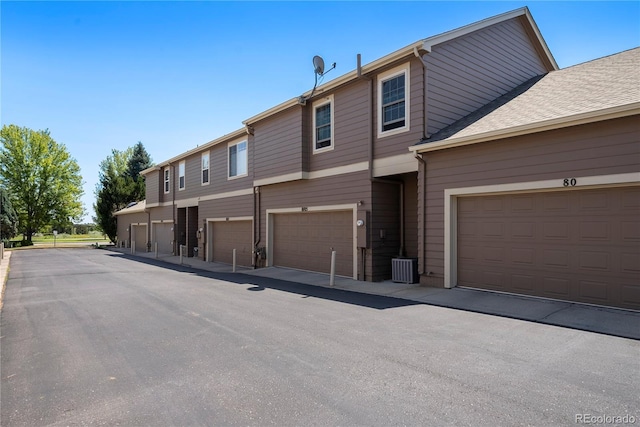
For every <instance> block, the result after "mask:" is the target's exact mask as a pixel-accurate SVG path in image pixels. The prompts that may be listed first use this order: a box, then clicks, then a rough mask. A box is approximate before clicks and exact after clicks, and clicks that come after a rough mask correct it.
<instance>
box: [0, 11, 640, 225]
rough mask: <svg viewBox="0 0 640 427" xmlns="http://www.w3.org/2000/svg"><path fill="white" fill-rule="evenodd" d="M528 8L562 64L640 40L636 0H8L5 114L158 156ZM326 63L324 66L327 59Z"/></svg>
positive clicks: (101, 147)
mask: <svg viewBox="0 0 640 427" xmlns="http://www.w3.org/2000/svg"><path fill="white" fill-rule="evenodd" d="M523 6H528V7H529V9H530V11H531V13H532V15H533V18H534V20H535V21H536V23H537V25H538V27H539V28H540V31H541V33H542V35H543V37H544V38H545V40H546V42H547V45H548V46H549V48H550V50H551V52H552V54H553V55H554V57H555V59H556V61H557V63H558V65H559V66H560V67H561V68H565V67H568V66H571V65H575V64H578V63H581V62H585V61H589V60H592V59H596V58H599V57H602V56H606V55H610V54H614V53H617V52H620V51H623V50H627V49H631V48H634V47H637V46H639V45H640V2H638V1H626V2H615V1H609V2H578V1H571V2H554V1H533V2H528V3H526V2H511V1H498V2H482V1H475V2H464V1H451V2H437V1H411V2H385V1H376V2H366V1H352V2H268V1H263V2H242V1H240V2H218V1H204V2H117V1H116V2H10V1H2V2H0V13H1V17H0V19H1V33H0V36H1V42H0V47H1V52H0V55H1V73H2V74H1V81H0V83H1V95H0V107H1V110H0V114H1V124H2V125H5V124H16V125H18V126H26V127H29V128H32V129H36V130H39V129H49V130H50V132H51V135H52V137H53V138H54V139H55V140H56V141H57V142H58V143H62V144H64V145H65V146H66V147H67V149H68V150H69V152H70V153H71V154H72V156H73V157H74V158H75V159H76V160H77V161H78V163H79V164H80V167H81V169H82V174H83V179H84V181H85V183H86V184H85V187H84V190H85V195H84V197H83V202H84V204H85V209H86V210H87V216H86V218H85V221H91V217H92V216H93V215H94V212H93V203H94V199H95V197H94V190H95V186H96V183H97V181H98V165H99V163H100V162H101V161H102V160H104V159H105V158H106V157H107V156H108V155H109V154H110V153H111V150H112V149H118V150H124V149H126V148H127V147H130V146H132V145H134V144H135V143H136V142H138V141H142V143H143V144H144V145H145V147H146V149H147V151H148V152H149V153H150V155H151V156H152V157H153V160H154V161H156V162H160V161H163V160H167V159H169V158H171V157H174V156H176V155H178V154H180V153H182V152H184V151H187V150H190V149H192V148H194V147H196V146H197V145H200V144H203V143H206V142H208V141H210V140H212V139H216V138H218V137H220V136H222V135H224V134H227V133H229V132H232V131H234V130H236V129H239V128H241V127H242V121H243V120H245V119H247V118H249V117H251V116H253V115H256V114H258V113H260V112H261V111H263V110H266V109H268V108H270V107H273V106H275V105H277V104H279V103H281V102H283V101H286V100H289V99H291V98H294V97H297V96H299V95H300V94H302V93H303V92H305V91H307V90H309V89H311V87H312V86H313V83H314V74H313V65H312V63H311V59H312V58H313V56H314V55H321V56H322V57H323V58H324V59H325V62H326V63H327V64H331V63H333V62H336V63H337V67H336V69H335V70H333V71H331V72H330V73H329V74H328V75H327V76H326V77H325V81H329V80H331V79H334V78H336V77H338V76H340V75H342V74H346V73H348V72H350V71H352V70H353V69H355V66H356V55H357V54H358V53H360V54H362V61H363V64H366V63H369V62H372V61H374V60H376V59H378V58H380V57H382V56H384V55H386V54H389V53H391V52H393V51H395V50H397V49H399V48H402V47H404V46H406V45H408V44H410V43H413V42H415V41H418V40H420V39H423V38H426V37H430V36H433V35H436V34H439V33H442V32H445V31H449V30H452V29H455V28H457V27H461V26H464V25H467V24H470V23H472V22H475V21H479V20H482V19H484V18H488V17H490V16H493V15H497V14H500V13H503V12H507V11H510V10H514V9H517V8H520V7H523ZM327 68H328V67H327Z"/></svg>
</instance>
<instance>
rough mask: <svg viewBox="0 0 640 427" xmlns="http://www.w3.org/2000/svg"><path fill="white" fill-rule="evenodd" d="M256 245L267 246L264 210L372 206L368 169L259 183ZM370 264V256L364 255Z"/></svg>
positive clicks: (364, 207)
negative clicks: (296, 179) (319, 176)
mask: <svg viewBox="0 0 640 427" xmlns="http://www.w3.org/2000/svg"><path fill="white" fill-rule="evenodd" d="M259 197H260V214H259V216H260V220H259V221H258V225H257V226H258V228H259V230H260V231H259V240H258V241H257V243H258V246H260V247H264V246H266V210H267V209H279V208H301V207H316V206H330V205H342V204H352V203H353V204H356V203H357V202H358V201H361V202H362V204H361V206H360V207H359V208H358V209H359V210H362V211H370V210H371V181H370V180H369V174H368V172H367V171H363V172H356V173H350V174H343V175H337V176H331V177H326V178H318V179H310V180H300V181H293V182H286V183H282V184H275V185H266V186H263V187H260V195H259ZM366 263H367V264H369V265H370V264H371V259H369V258H368V259H367V262H366ZM358 265H360V264H358Z"/></svg>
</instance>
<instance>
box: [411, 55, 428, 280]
mask: <svg viewBox="0 0 640 427" xmlns="http://www.w3.org/2000/svg"><path fill="white" fill-rule="evenodd" d="M424 52H426V53H429V51H424ZM413 54H414V55H415V56H416V58H418V59H420V63H421V64H422V87H423V91H424V92H423V95H422V100H423V106H422V140H421V142H425V141H426V140H427V139H428V138H429V135H428V134H427V110H428V106H429V91H428V85H427V81H428V74H427V73H428V69H427V61H425V60H424V58H423V57H422V55H421V54H420V51H419V50H418V48H417V47H414V48H413ZM414 155H415V158H416V159H417V160H418V161H419V162H420V163H421V164H422V171H423V172H422V173H423V177H422V194H421V199H422V227H421V228H422V245H421V246H422V248H421V250H420V252H421V253H422V262H421V264H422V271H418V275H422V274H425V272H426V271H427V251H426V249H425V247H426V233H427V161H426V160H425V159H424V158H423V157H422V155H421V154H418V153H415V154H414Z"/></svg>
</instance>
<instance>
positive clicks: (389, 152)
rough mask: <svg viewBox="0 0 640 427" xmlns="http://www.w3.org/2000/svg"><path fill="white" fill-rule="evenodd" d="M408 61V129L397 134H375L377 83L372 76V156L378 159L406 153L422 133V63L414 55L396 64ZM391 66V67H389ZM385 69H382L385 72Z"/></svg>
mask: <svg viewBox="0 0 640 427" xmlns="http://www.w3.org/2000/svg"><path fill="white" fill-rule="evenodd" d="M406 62H410V70H409V77H410V79H411V82H410V84H411V86H410V89H409V90H410V93H409V102H410V107H409V114H410V116H409V117H410V120H409V126H410V128H409V130H408V131H406V132H403V133H399V134H397V135H392V136H385V137H383V138H378V137H377V134H378V131H377V129H378V128H377V126H378V122H377V120H378V116H379V111H377V110H378V108H377V105H378V103H377V99H378V98H377V97H378V93H377V92H378V83H377V79H376V78H374V83H373V84H374V94H375V96H374V98H373V103H374V115H373V120H374V121H373V123H374V130H373V135H374V148H373V155H374V158H376V159H379V158H383V157H390V156H396V155H398V154H406V153H407V147H409V146H411V145H414V144H415V143H417V142H418V141H420V139H421V138H422V134H423V119H424V86H423V83H424V70H423V68H422V64H421V63H420V60H418V59H417V58H415V57H412V58H410V59H407V60H406V61H404V62H399V63H397V64H395V65H396V66H397V65H402V64H403V63H406ZM390 68H392V67H390ZM385 71H387V70H383V71H382V72H385Z"/></svg>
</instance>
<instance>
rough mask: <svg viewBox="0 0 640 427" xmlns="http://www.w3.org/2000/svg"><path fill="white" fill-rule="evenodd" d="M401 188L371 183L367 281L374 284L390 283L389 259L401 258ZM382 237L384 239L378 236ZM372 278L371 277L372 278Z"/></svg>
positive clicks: (394, 185) (393, 185)
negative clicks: (369, 258) (369, 280)
mask: <svg viewBox="0 0 640 427" xmlns="http://www.w3.org/2000/svg"><path fill="white" fill-rule="evenodd" d="M400 188H401V187H400V185H396V184H386V183H379V182H374V183H373V188H372V194H373V201H372V207H371V227H370V230H369V232H370V233H371V250H370V252H371V253H372V263H370V264H371V266H372V267H373V268H368V269H367V270H368V275H367V278H371V280H373V281H374V282H376V281H381V280H387V279H391V259H392V258H395V257H397V256H399V255H400V252H401V248H400ZM381 233H384V238H383V236H381ZM371 275H372V276H371Z"/></svg>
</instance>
